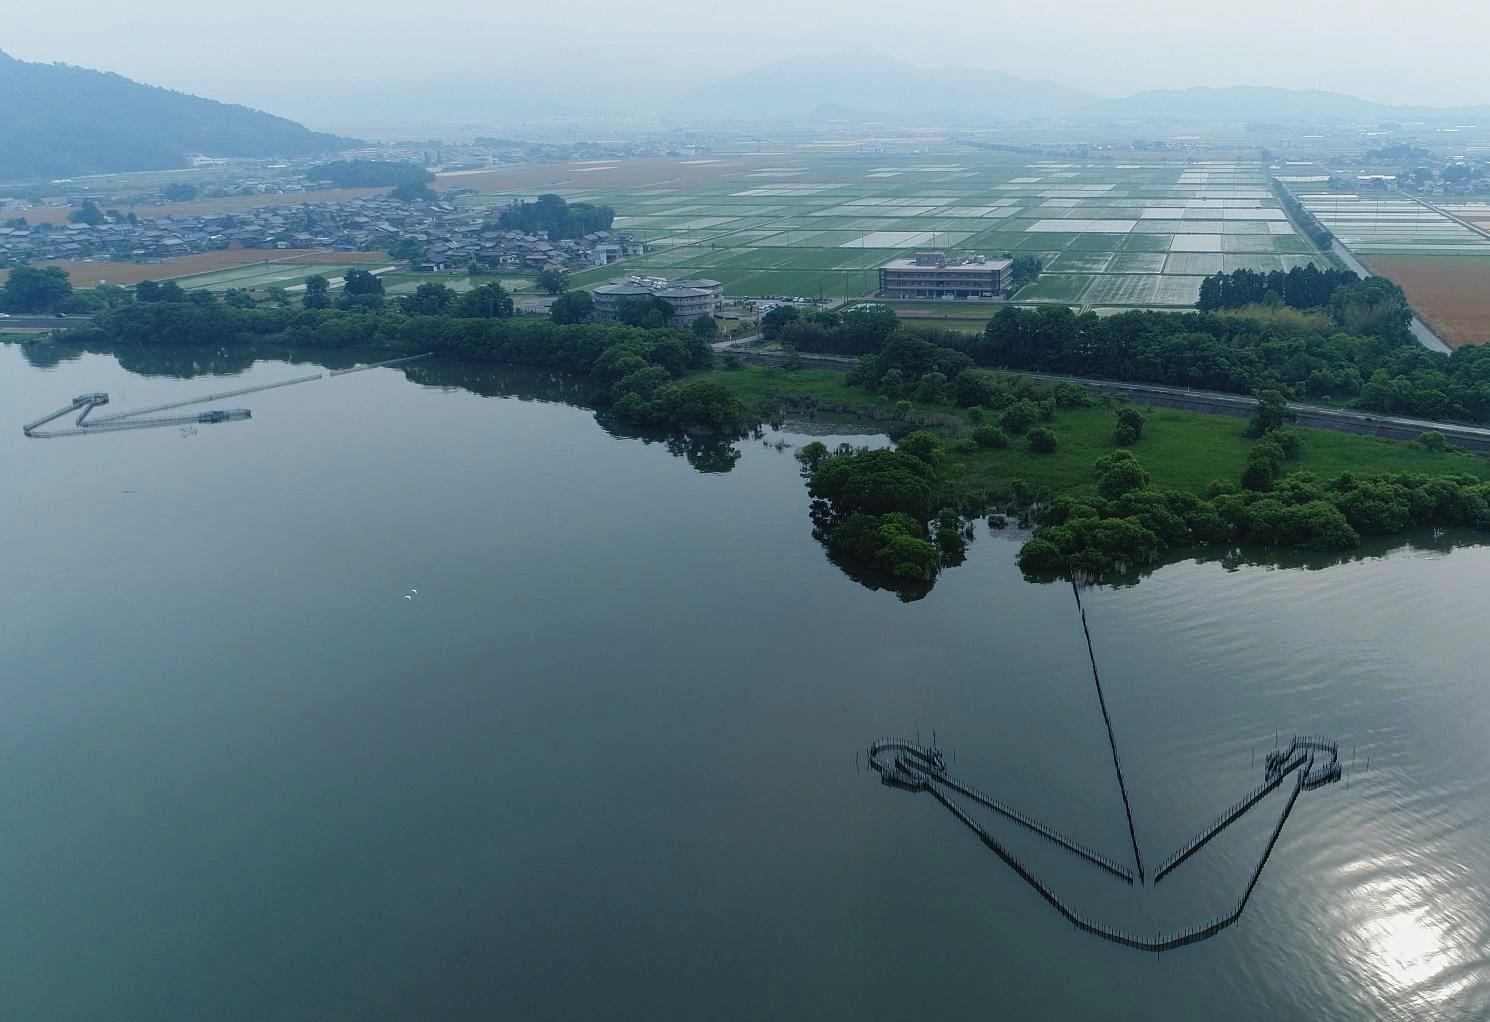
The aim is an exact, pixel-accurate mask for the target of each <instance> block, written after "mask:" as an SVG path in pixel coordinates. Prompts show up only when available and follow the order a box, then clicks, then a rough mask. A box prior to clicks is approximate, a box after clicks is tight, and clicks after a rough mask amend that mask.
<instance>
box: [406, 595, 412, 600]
mask: <svg viewBox="0 0 1490 1022" xmlns="http://www.w3.org/2000/svg"><path fill="white" fill-rule="evenodd" d="M413 598H414V597H412V596H405V597H404V599H406V600H412V599H413Z"/></svg>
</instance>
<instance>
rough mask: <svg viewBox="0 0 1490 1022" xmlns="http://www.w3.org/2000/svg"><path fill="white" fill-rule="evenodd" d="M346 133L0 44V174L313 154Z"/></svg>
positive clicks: (63, 173)
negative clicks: (33, 57) (198, 157)
mask: <svg viewBox="0 0 1490 1022" xmlns="http://www.w3.org/2000/svg"><path fill="white" fill-rule="evenodd" d="M347 144H348V143H347V140H345V139H340V138H337V137H336V136H334V135H325V134H321V133H320V132H315V131H311V130H310V129H309V128H306V127H304V126H303V125H300V124H296V123H295V122H294V121H289V120H286V119H285V118H283V117H275V116H273V115H272V114H266V113H263V112H262V111H259V110H250V109H249V108H248V107H244V106H236V105H232V104H228V103H218V102H216V101H214V100H210V99H202V98H200V97H198V96H189V95H187V94H185V93H182V92H172V91H170V90H169V89H160V88H156V87H154V86H151V85H141V84H140V83H138V82H133V81H130V80H129V79H128V78H125V77H123V76H121V75H117V74H111V73H109V72H105V71H89V70H87V69H85V68H80V67H70V66H68V65H65V64H32V63H27V62H26V61H21V60H16V59H15V58H14V57H11V56H9V55H8V54H5V53H3V52H0V181H17V180H27V179H34V178H58V177H71V176H74V175H78V174H92V173H107V172H115V171H127V170H164V169H169V168H173V167H180V166H183V165H184V163H185V160H186V157H187V156H188V155H190V154H193V153H202V154H206V155H210V156H250V157H252V156H310V155H316V154H319V153H324V152H330V151H333V150H336V149H340V148H344V147H345V146H346V145H347Z"/></svg>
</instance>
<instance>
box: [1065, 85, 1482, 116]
mask: <svg viewBox="0 0 1490 1022" xmlns="http://www.w3.org/2000/svg"><path fill="white" fill-rule="evenodd" d="M1487 113H1490V108H1486V107H1461V108H1453V109H1451V108H1439V107H1405V106H1391V105H1389V104H1386V103H1375V102H1372V101H1371V100H1369V99H1361V98H1360V97H1358V96H1349V95H1346V94H1344V93H1340V92H1323V91H1320V90H1318V89H1274V88H1262V87H1259V86H1253V85H1234V86H1231V87H1229V88H1221V89H1215V88H1205V87H1196V88H1191V89H1154V90H1150V91H1148V92H1139V93H1135V94H1134V95H1131V96H1125V97H1123V98H1122V99H1109V100H1104V101H1102V102H1100V103H1095V104H1093V105H1092V106H1090V107H1088V108H1086V109H1084V110H1082V111H1080V117H1081V119H1082V120H1131V121H1168V122H1197V123H1210V124H1216V123H1228V122H1229V123H1235V122H1239V121H1297V122H1304V123H1323V122H1328V121H1356V122H1373V121H1382V120H1446V119H1462V118H1465V117H1475V118H1483V117H1484V116H1485V115H1486V114H1487Z"/></svg>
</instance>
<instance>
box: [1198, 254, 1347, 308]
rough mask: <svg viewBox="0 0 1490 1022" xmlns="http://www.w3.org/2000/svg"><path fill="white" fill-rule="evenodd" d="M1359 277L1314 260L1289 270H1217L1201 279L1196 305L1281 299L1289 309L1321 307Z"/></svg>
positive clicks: (1237, 305) (1234, 304) (1236, 304)
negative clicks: (1324, 267)
mask: <svg viewBox="0 0 1490 1022" xmlns="http://www.w3.org/2000/svg"><path fill="white" fill-rule="evenodd" d="M1359 279H1360V278H1359V277H1357V276H1356V275H1355V274H1354V273H1352V272H1351V271H1349V270H1321V269H1319V268H1318V267H1317V266H1315V265H1314V264H1313V263H1310V264H1309V265H1308V266H1295V267H1294V268H1293V269H1291V270H1289V271H1288V272H1286V273H1285V272H1284V271H1282V270H1273V271H1272V272H1271V273H1257V272H1254V271H1253V270H1236V271H1234V272H1232V273H1215V274H1212V275H1211V276H1209V277H1207V278H1205V280H1203V281H1201V282H1200V300H1199V301H1197V302H1196V303H1195V307H1196V308H1197V309H1200V310H1201V311H1202V312H1214V311H1215V310H1216V309H1240V308H1242V307H1243V306H1246V305H1266V304H1268V303H1270V302H1282V303H1283V304H1284V305H1286V306H1288V307H1289V308H1290V309H1318V308H1322V307H1325V306H1328V305H1329V304H1330V299H1331V298H1332V297H1333V296H1334V294H1335V291H1336V289H1338V288H1341V287H1344V286H1346V285H1347V284H1354V283H1355V282H1356V281H1358V280H1359Z"/></svg>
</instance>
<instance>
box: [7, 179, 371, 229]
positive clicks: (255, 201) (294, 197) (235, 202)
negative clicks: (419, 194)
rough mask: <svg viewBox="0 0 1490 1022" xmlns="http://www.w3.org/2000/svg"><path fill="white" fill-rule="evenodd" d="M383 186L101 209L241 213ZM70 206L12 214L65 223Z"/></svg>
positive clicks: (342, 197) (154, 214) (337, 198)
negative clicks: (262, 207) (260, 207)
mask: <svg viewBox="0 0 1490 1022" xmlns="http://www.w3.org/2000/svg"><path fill="white" fill-rule="evenodd" d="M386 191H388V189H386V188H325V189H322V190H321V191H315V192H295V193H293V194H290V195H229V196H227V197H225V198H221V199H197V200H196V201H195V202H172V203H167V204H166V205H164V206H127V205H125V204H123V203H110V202H105V203H101V205H102V206H103V207H104V208H105V209H116V208H117V209H118V210H119V211H120V212H122V213H128V212H130V211H131V210H133V211H134V213H135V215H136V216H139V217H144V218H148V219H151V220H154V219H158V218H160V217H164V216H205V215H206V214H208V213H241V212H242V211H243V210H245V209H256V208H258V207H259V206H295V205H299V204H300V203H302V202H345V201H346V200H348V199H360V198H365V197H367V196H370V195H382V194H383V193H384V192H386ZM73 208H74V207H72V206H46V207H42V208H38V209H28V210H26V211H25V212H22V213H16V214H15V215H16V216H23V217H25V218H26V222H27V223H28V224H65V223H67V214H68V213H71V212H72V210H73Z"/></svg>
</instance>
